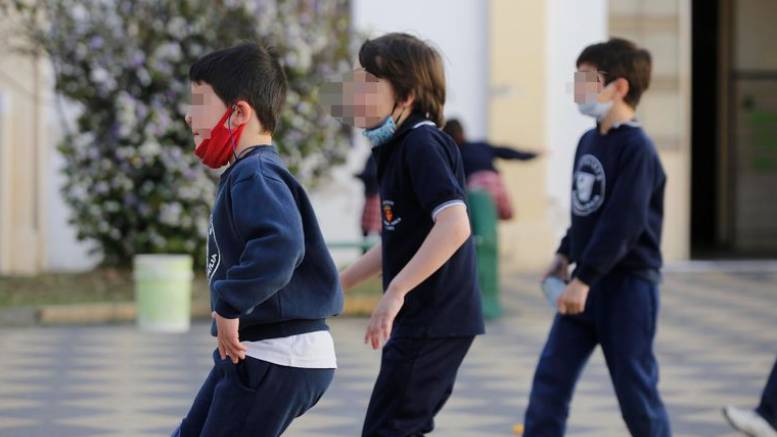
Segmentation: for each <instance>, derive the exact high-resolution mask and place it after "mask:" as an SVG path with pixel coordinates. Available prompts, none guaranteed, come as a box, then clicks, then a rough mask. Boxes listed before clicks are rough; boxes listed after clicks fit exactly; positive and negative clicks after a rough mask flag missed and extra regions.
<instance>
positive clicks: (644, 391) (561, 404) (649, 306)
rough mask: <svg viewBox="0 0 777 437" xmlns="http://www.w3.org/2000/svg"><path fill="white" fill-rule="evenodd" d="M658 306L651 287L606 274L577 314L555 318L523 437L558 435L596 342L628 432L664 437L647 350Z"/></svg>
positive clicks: (639, 280) (664, 425)
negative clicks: (583, 307) (573, 393)
mask: <svg viewBox="0 0 777 437" xmlns="http://www.w3.org/2000/svg"><path fill="white" fill-rule="evenodd" d="M658 306H659V296H658V286H657V285H655V284H653V283H652V282H650V281H648V280H645V279H643V278H641V277H639V276H635V275H630V274H615V273H613V274H610V275H608V276H606V277H604V278H603V279H602V280H600V281H599V282H597V283H596V285H594V286H593V287H591V290H590V292H589V295H588V300H587V302H586V305H585V311H584V312H583V313H582V314H580V315H575V316H562V315H558V314H557V315H556V319H555V320H554V322H553V327H552V328H551V330H550V334H549V336H548V340H547V342H546V343H545V349H544V350H543V351H542V356H541V357H540V361H539V363H538V364H537V369H536V371H535V374H534V382H533V385H532V390H531V395H530V397H529V407H528V409H527V411H526V418H525V424H524V426H525V432H524V436H525V437H537V436H543V437H545V436H548V437H555V436H562V435H564V431H565V428H566V420H567V416H568V415H569V404H570V400H571V398H572V392H573V390H574V387H575V384H576V383H577V379H578V377H579V376H580V373H581V371H582V370H583V367H584V366H585V364H586V362H587V360H588V357H589V356H590V355H591V353H592V352H593V350H594V348H595V347H596V345H597V344H598V345H601V346H602V352H603V353H604V358H605V361H606V362H607V367H608V369H609V371H610V377H611V378H612V382H613V386H614V388H615V394H616V395H617V397H618V403H619V404H620V408H621V414H622V416H623V419H624V421H625V422H626V426H627V427H628V429H629V431H630V432H631V435H633V436H635V437H664V436H670V435H671V431H670V428H669V419H668V416H667V413H666V409H665V408H664V404H663V402H662V401H661V397H660V396H659V394H658V388H657V386H658V363H657V362H656V358H655V355H654V353H653V339H654V338H655V334H656V319H657V315H658Z"/></svg>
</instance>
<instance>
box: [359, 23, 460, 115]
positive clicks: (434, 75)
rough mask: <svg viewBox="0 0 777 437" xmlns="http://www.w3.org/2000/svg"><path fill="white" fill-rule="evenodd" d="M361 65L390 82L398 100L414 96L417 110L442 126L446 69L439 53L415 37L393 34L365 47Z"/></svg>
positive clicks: (362, 50) (360, 59) (374, 40)
mask: <svg viewBox="0 0 777 437" xmlns="http://www.w3.org/2000/svg"><path fill="white" fill-rule="evenodd" d="M359 63H360V64H361V65H362V67H364V69H365V70H367V72H368V73H371V74H373V75H375V76H377V77H379V78H381V79H386V80H387V81H389V83H391V86H392V87H393V88H394V93H395V97H396V98H397V99H398V100H405V99H407V98H408V97H410V95H413V96H414V97H415V103H414V109H415V110H416V111H419V112H421V113H423V114H424V115H426V116H427V117H429V119H431V120H432V121H434V122H435V123H436V124H437V126H439V127H441V126H442V124H443V121H444V117H443V107H444V106H445V69H444V67H443V62H442V58H441V57H440V54H439V53H438V52H437V50H435V49H434V48H432V47H431V46H430V45H428V44H427V43H425V42H423V41H421V40H420V39H418V38H416V37H414V36H412V35H408V34H406V33H389V34H386V35H383V36H381V37H380V38H375V39H370V40H367V41H366V42H365V43H364V44H362V47H361V49H359Z"/></svg>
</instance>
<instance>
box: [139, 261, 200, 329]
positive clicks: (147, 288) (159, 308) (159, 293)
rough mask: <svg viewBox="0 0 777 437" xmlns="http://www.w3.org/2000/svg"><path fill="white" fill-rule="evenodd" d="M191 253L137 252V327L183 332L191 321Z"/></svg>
mask: <svg viewBox="0 0 777 437" xmlns="http://www.w3.org/2000/svg"><path fill="white" fill-rule="evenodd" d="M193 276H194V275H193V273H192V257H191V256H189V255H137V256H135V259H134V271H133V277H134V280H135V308H136V311H137V316H136V318H137V323H138V327H139V328H140V329H142V330H144V331H151V332H186V331H188V330H189V325H190V323H191V310H192V279H193Z"/></svg>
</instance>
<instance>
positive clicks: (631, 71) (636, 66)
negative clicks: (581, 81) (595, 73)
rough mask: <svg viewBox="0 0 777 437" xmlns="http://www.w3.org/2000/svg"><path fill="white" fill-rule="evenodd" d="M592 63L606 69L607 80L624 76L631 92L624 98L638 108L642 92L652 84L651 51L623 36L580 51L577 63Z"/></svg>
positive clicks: (577, 64) (605, 76)
mask: <svg viewBox="0 0 777 437" xmlns="http://www.w3.org/2000/svg"><path fill="white" fill-rule="evenodd" d="M580 64H591V65H593V66H595V67H596V69H597V70H600V71H602V72H604V83H605V84H609V83H610V82H612V81H614V80H616V79H618V78H623V79H626V81H628V82H629V92H628V94H626V97H625V98H624V99H623V100H624V101H625V102H626V103H628V104H629V105H630V106H632V107H634V108H636V107H637V104H639V99H640V97H642V93H643V92H645V90H647V89H648V87H649V86H650V72H651V69H652V61H651V57H650V52H648V51H647V50H645V49H643V48H640V47H637V45H636V44H634V43H633V42H631V41H628V40H625V39H622V38H610V40H609V41H607V42H601V43H598V44H593V45H590V46H588V47H586V48H585V49H583V52H582V53H580V56H578V57H577V63H576V66H577V67H580Z"/></svg>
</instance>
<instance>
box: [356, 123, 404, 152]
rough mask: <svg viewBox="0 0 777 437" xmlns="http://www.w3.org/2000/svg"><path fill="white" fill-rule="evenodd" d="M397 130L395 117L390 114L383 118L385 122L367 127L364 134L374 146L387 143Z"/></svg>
mask: <svg viewBox="0 0 777 437" xmlns="http://www.w3.org/2000/svg"><path fill="white" fill-rule="evenodd" d="M396 131H397V124H396V122H394V117H392V116H391V115H389V116H388V117H386V119H385V120H383V123H381V124H380V125H378V126H376V127H373V128H371V129H365V130H364V132H362V134H364V136H365V137H367V140H369V142H370V144H372V146H373V147H376V146H380V145H381V144H385V143H386V142H387V141H388V140H390V139H391V137H393V136H394V133H396Z"/></svg>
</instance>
